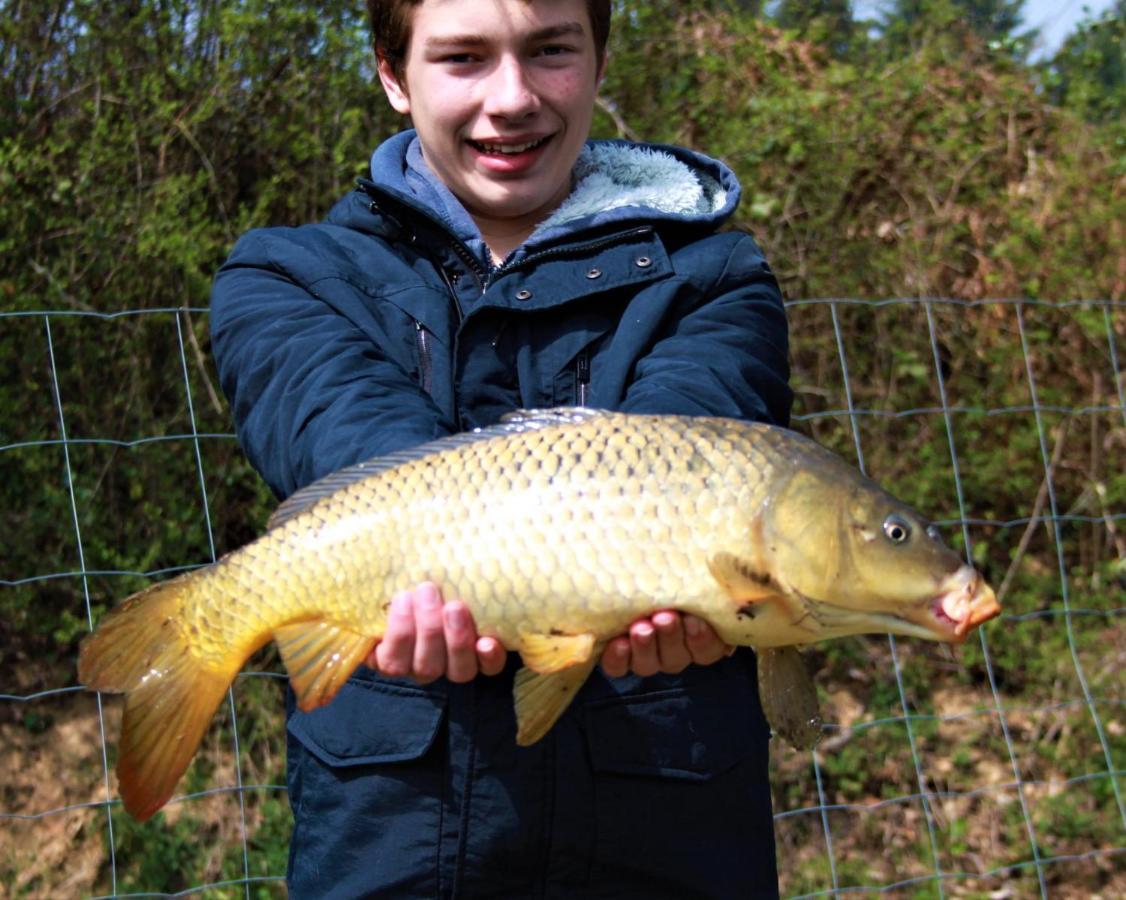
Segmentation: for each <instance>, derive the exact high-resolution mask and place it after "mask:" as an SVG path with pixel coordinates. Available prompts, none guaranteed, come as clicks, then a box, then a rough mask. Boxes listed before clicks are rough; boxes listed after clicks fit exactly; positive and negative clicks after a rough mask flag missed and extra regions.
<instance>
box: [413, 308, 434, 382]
mask: <svg viewBox="0 0 1126 900" xmlns="http://www.w3.org/2000/svg"><path fill="white" fill-rule="evenodd" d="M414 331H415V336H416V338H417V340H418V368H419V376H420V379H421V381H422V389H423V390H424V391H425V392H426V393H427V394H429V393H430V388H431V387H432V386H433V383H434V364H433V359H432V356H431V352H430V334H429V332H427V330H426V326H424V325H423V324H422V323H421V322H415V323H414Z"/></svg>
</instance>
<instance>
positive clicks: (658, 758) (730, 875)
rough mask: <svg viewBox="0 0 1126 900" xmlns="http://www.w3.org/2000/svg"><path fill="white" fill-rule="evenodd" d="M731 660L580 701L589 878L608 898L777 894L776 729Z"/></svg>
mask: <svg viewBox="0 0 1126 900" xmlns="http://www.w3.org/2000/svg"><path fill="white" fill-rule="evenodd" d="M735 662H736V660H734V659H729V660H724V661H721V662H720V663H717V664H716V665H715V666H707V667H693V668H691V669H689V670H686V671H685V673H684V675H683V676H682V677H681V678H675V679H674V678H669V679H663V678H654V679H644V680H643V681H642V684H641V685H640V687H641V688H642V689H643V690H642V691H631V692H630V693H622V694H620V695H619V696H618V697H611V698H605V699H599V700H597V701H594V702H592V703H590V704H589V705H588V706H587V707H586V708H585V709H584V717H585V725H586V733H587V744H588V748H589V752H590V759H591V767H592V769H593V795H592V806H591V816H590V820H591V821H590V825H589V827H590V828H591V830H592V831H593V832H594V834H595V835H596V836H597V837H596V840H595V841H593V844H592V850H591V864H590V878H591V883H592V884H598V885H601V886H604V887H605V890H606V895H607V896H645V897H648V898H687V897H693V898H699V897H712V898H717V900H718V898H729V897H777V890H778V887H777V884H778V881H777V872H776V869H775V862H774V820H773V816H772V813H771V804H770V784H769V778H768V769H767V741H768V732H767V729H766V727H765V723H764V722H763V721H762V717H761V713H759V712H758V711H757V706H758V704H757V700H756V697H755V694H754V690H755V684H754V679H753V677H747V675H746V674H745V673H743V672H738V671H735V667H734V666H733V665H732V664H733V663H735ZM717 670H726V672H724V671H717ZM648 688H655V689H652V690H647V689H648ZM685 829H688V830H689V832H690V835H691V836H690V838H689V839H687V840H686V839H685V838H684V834H685Z"/></svg>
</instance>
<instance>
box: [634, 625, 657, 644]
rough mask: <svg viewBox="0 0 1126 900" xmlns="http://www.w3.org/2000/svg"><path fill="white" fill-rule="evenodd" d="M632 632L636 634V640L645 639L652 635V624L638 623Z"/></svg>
mask: <svg viewBox="0 0 1126 900" xmlns="http://www.w3.org/2000/svg"><path fill="white" fill-rule="evenodd" d="M633 633H634V635H636V636H637V638H638V640H642V641H647V640H649V639H650V638H651V637H653V626H652V625H649V624H645V625H638V626H637V627H636V628H634V630H633Z"/></svg>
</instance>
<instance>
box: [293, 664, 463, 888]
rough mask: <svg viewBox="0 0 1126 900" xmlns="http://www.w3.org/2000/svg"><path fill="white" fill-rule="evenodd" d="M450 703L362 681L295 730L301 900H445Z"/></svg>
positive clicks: (296, 866) (296, 719)
mask: <svg viewBox="0 0 1126 900" xmlns="http://www.w3.org/2000/svg"><path fill="white" fill-rule="evenodd" d="M444 715H445V697H444V695H443V694H441V693H438V692H431V691H427V690H423V689H421V688H418V687H414V686H411V685H408V684H405V683H398V682H395V681H390V680H382V679H380V680H376V678H369V677H364V676H358V677H357V676H353V677H352V678H351V679H349V681H348V682H347V683H346V684H345V685H344V687H343V688H341V689H340V693H339V694H337V695H336V697H335V698H334V699H333V701H332V702H331V703H330V704H328V705H327V706H325V707H322V708H320V709H317V710H314V711H313V712H308V713H303V712H294V713H293V714H292V715H290V717H289V722H288V725H287V729H288V734H287V736H286V737H287V741H286V744H287V753H288V760H287V762H288V776H289V777H288V784H289V799H290V805H291V807H292V809H293V833H292V836H291V839H290V846H289V868H288V875H287V883H288V887H289V895H290V897H292V898H295V900H296V898H305V897H310V898H311V897H315V898H317V900H337V898H339V900H345V898H349V900H350V898H355V897H369V896H380V897H435V896H438V894H439V891H438V871H437V868H436V866H435V851H434V848H435V847H436V846H438V843H439V841H440V840H441V825H442V803H443V784H444V770H445V763H444V756H445V754H444V752H443V750H444V747H443V746H442V742H443V741H444V735H443V734H442V730H441V728H442V720H443V718H444Z"/></svg>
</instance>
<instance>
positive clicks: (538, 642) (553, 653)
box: [516, 632, 594, 675]
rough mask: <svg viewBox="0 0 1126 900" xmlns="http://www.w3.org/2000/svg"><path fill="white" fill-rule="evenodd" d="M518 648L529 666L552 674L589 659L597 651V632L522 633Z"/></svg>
mask: <svg viewBox="0 0 1126 900" xmlns="http://www.w3.org/2000/svg"><path fill="white" fill-rule="evenodd" d="M516 649H517V650H519V651H520V658H521V659H523V660H524V665H526V666H527V667H528V668H529V669H531V670H532V671H533V672H538V673H539V674H540V675H550V674H551V673H552V672H559V671H561V670H563V669H567V668H570V667H571V666H577V665H579V664H580V663H585V662H586V661H587V660H589V659H590V658H591V654H592V653H593V652H594V635H593V634H591V633H590V632H585V633H583V634H522V635H520V644H519V646H518V647H517V648H516Z"/></svg>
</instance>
